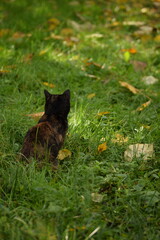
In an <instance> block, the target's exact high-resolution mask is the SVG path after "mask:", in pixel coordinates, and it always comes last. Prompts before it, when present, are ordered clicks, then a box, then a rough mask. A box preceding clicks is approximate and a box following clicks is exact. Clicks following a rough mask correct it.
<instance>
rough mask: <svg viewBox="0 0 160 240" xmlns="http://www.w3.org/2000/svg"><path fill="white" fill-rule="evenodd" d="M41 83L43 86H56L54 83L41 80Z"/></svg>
mask: <svg viewBox="0 0 160 240" xmlns="http://www.w3.org/2000/svg"><path fill="white" fill-rule="evenodd" d="M43 85H44V86H47V87H50V88H55V87H56V86H55V84H53V83H48V82H43Z"/></svg>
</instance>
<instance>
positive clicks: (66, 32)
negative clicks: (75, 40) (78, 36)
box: [61, 28, 73, 36]
mask: <svg viewBox="0 0 160 240" xmlns="http://www.w3.org/2000/svg"><path fill="white" fill-rule="evenodd" d="M61 34H62V35H63V36H72V35H73V29H71V28H63V29H62V30H61Z"/></svg>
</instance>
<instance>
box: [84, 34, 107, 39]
mask: <svg viewBox="0 0 160 240" xmlns="http://www.w3.org/2000/svg"><path fill="white" fill-rule="evenodd" d="M102 37H103V34H101V33H92V34H90V35H87V36H86V38H102Z"/></svg>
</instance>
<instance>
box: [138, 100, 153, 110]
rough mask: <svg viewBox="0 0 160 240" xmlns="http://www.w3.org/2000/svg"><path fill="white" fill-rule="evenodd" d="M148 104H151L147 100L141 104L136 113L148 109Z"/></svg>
mask: <svg viewBox="0 0 160 240" xmlns="http://www.w3.org/2000/svg"><path fill="white" fill-rule="evenodd" d="M150 103H151V100H149V101H148V102H145V103H143V104H142V105H141V106H140V107H138V108H137V109H136V111H143V110H144V109H145V108H146V107H148V106H149V105H150Z"/></svg>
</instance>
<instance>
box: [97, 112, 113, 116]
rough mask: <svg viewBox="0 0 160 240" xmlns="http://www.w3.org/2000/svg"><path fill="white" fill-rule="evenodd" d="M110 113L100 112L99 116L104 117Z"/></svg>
mask: <svg viewBox="0 0 160 240" xmlns="http://www.w3.org/2000/svg"><path fill="white" fill-rule="evenodd" d="M109 113H110V112H99V113H98V114H97V115H98V116H103V115H106V114H109Z"/></svg>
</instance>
